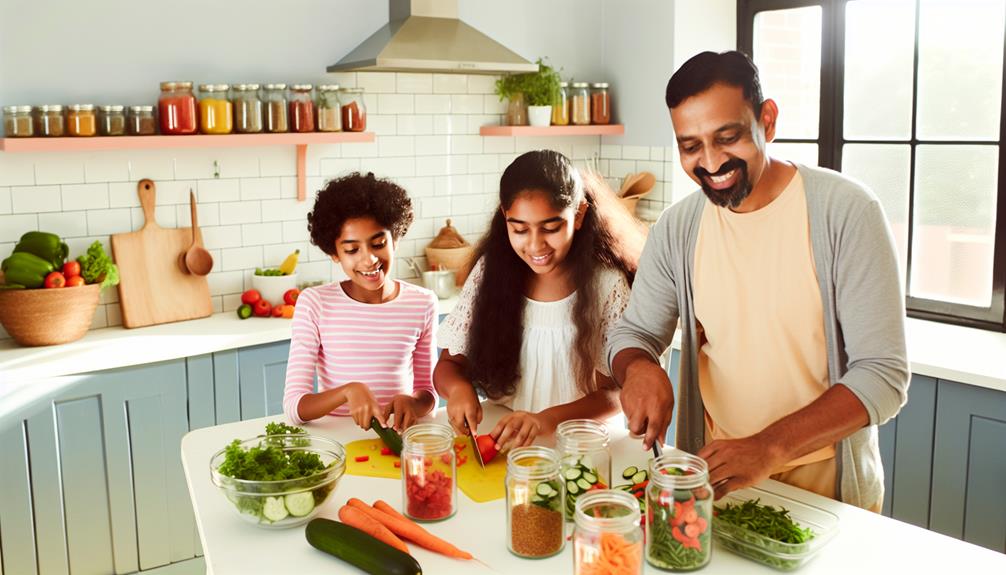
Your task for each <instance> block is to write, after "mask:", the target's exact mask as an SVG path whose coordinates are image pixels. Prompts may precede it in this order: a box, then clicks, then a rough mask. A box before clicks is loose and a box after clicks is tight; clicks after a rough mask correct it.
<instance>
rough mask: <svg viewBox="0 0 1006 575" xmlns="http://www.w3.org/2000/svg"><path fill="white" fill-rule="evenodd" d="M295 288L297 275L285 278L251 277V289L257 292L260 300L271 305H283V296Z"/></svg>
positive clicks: (293, 274)
mask: <svg viewBox="0 0 1006 575" xmlns="http://www.w3.org/2000/svg"><path fill="white" fill-rule="evenodd" d="M295 287H297V274H296V273H292V274H290V275H286V276H256V275H253V276H252V289H255V290H258V293H259V294H261V295H262V299H264V300H265V301H267V302H269V303H270V304H271V305H278V304H281V303H283V294H285V293H286V292H287V290H291V289H293V288H295Z"/></svg>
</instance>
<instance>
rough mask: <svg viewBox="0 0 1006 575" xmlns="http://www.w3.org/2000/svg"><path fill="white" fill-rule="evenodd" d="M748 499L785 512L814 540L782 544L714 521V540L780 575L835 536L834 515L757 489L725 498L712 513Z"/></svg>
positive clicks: (835, 520) (818, 549)
mask: <svg viewBox="0 0 1006 575" xmlns="http://www.w3.org/2000/svg"><path fill="white" fill-rule="evenodd" d="M751 499H758V500H759V503H761V504H762V505H771V506H773V507H776V508H779V507H782V508H784V509H787V510H788V511H789V516H790V517H791V518H792V519H793V521H795V522H796V523H798V524H799V525H800V526H801V527H809V528H810V529H811V530H812V531H813V532H814V537H813V538H812V539H811V540H810V541H807V542H805V543H783V542H781V541H776V540H774V539H770V538H768V537H765V536H764V535H760V534H758V533H755V532H754V531H751V530H750V529H746V528H744V527H739V526H736V525H733V524H730V523H726V522H723V521H719V520H717V519H714V520H713V537H714V538H715V539H716V540H717V541H719V543H720V545H722V546H723V547H724V548H725V549H727V550H729V551H732V552H734V553H737V554H738V555H742V556H744V557H747V558H748V559H751V560H752V561H757V562H758V563H761V564H763V565H767V566H769V567H772V568H774V569H778V570H780V571H793V570H796V569H798V568H800V567H801V566H803V564H804V563H806V562H807V561H810V560H811V558H813V557H814V555H815V554H816V553H817V552H818V551H820V550H821V548H822V547H824V546H825V545H826V544H827V543H828V542H829V541H831V539H832V538H833V537H834V536H835V534H836V533H838V516H837V515H835V514H834V513H832V512H830V511H827V510H824V509H821V508H820V507H817V506H814V505H809V504H807V503H801V502H799V501H797V500H795V499H790V498H789V497H786V496H784V495H778V494H776V493H771V492H768V491H765V490H763V489H758V488H757V487H746V488H744V489H739V490H737V491H734V492H733V493H730V494H728V495H726V496H724V497H723V498H722V499H720V500H718V501H716V504H715V505H714V510H715V509H720V508H722V507H723V506H725V505H726V504H727V503H732V504H734V505H738V504H741V503H744V502H745V501H748V500H751ZM714 513H715V511H714Z"/></svg>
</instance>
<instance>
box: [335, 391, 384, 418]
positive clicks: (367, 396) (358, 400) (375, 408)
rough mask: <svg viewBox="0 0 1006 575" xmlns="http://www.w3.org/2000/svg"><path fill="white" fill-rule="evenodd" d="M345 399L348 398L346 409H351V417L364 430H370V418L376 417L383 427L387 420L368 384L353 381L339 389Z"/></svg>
mask: <svg viewBox="0 0 1006 575" xmlns="http://www.w3.org/2000/svg"><path fill="white" fill-rule="evenodd" d="M339 389H340V390H341V391H342V394H343V397H345V398H346V404H347V405H346V407H348V408H349V415H350V417H352V418H353V421H354V422H355V423H356V424H357V425H359V426H360V427H361V428H362V429H370V418H371V417H376V418H377V421H379V422H380V423H381V425H382V426H386V425H385V421H386V420H387V419H386V418H385V416H384V412H383V411H382V410H381V407H380V406H379V405H377V399H375V398H374V394H373V393H371V391H370V388H369V387H367V386H366V384H363V383H360V382H358V381H351V382H349V383H347V384H346V385H344V386H342V387H341V388H339Z"/></svg>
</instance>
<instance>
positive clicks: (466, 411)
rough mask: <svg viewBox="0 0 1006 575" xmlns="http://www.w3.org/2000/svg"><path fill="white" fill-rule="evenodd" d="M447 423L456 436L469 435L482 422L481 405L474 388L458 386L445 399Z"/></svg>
mask: <svg viewBox="0 0 1006 575" xmlns="http://www.w3.org/2000/svg"><path fill="white" fill-rule="evenodd" d="M447 421H449V422H450V424H451V427H453V428H454V431H455V432H456V433H457V434H458V435H471V433H472V432H471V431H469V429H472V430H474V429H475V428H476V427H477V426H478V424H479V423H481V422H482V404H480V403H479V396H478V395H476V394H475V388H474V387H472V386H471V385H459V386H456V387H455V388H454V390H453V391H452V392H451V395H450V397H448V398H447Z"/></svg>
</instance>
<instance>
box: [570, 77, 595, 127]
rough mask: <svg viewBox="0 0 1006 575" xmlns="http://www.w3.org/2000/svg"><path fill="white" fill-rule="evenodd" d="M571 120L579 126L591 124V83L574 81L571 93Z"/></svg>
mask: <svg viewBox="0 0 1006 575" xmlns="http://www.w3.org/2000/svg"><path fill="white" fill-rule="evenodd" d="M569 101H570V120H571V121H572V122H573V123H574V124H576V125H577V126H586V125H588V124H590V84H588V83H586V82H573V89H572V90H571V91H570V94H569Z"/></svg>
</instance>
